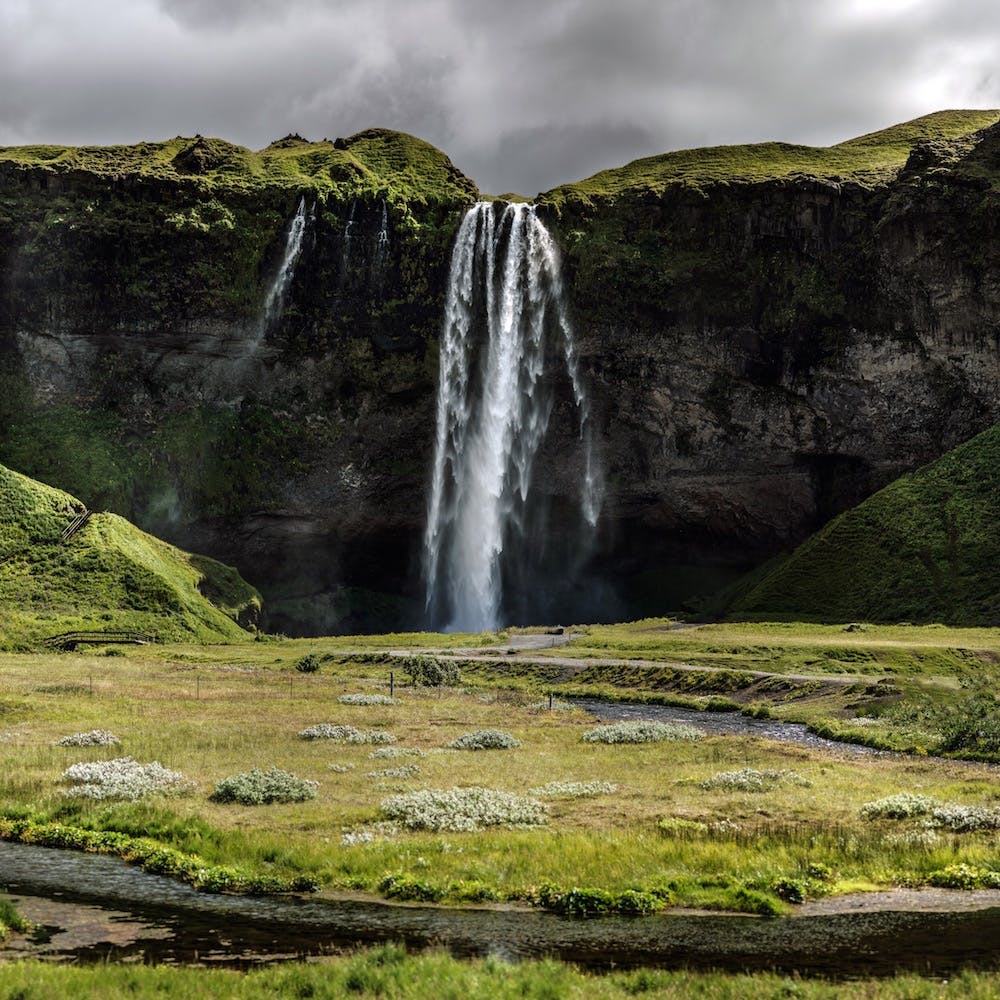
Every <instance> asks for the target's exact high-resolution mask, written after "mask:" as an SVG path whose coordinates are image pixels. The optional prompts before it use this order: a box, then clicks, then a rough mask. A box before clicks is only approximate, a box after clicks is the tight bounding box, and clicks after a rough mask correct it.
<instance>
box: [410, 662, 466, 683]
mask: <svg viewBox="0 0 1000 1000" xmlns="http://www.w3.org/2000/svg"><path fill="white" fill-rule="evenodd" d="M399 665H400V666H401V667H402V668H403V670H404V671H405V672H406V673H407V674H408V675H409V678H410V683H411V684H414V685H421V686H423V687H441V686H442V685H448V686H449V687H454V686H455V685H457V684H459V683H461V679H460V677H459V673H458V665H457V664H455V663H452V662H451V661H450V660H438V659H435V658H434V657H433V656H404V657H402V658H401V659H400V661H399Z"/></svg>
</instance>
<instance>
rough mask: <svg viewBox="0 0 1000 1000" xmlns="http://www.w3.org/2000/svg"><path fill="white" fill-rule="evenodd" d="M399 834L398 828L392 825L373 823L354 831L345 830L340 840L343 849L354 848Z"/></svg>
mask: <svg viewBox="0 0 1000 1000" xmlns="http://www.w3.org/2000/svg"><path fill="white" fill-rule="evenodd" d="M397 833H399V827H398V826H394V825H393V824H392V823H384V822H380V823H373V824H371V826H361V827H357V828H356V829H354V830H345V831H344V833H343V835H342V836H341V838H340V842H341V844H343V846H344V847H356V846H357V845H358V844H370V843H372V842H373V841H375V840H388V839H389V838H390V837H395V836H396V834H397Z"/></svg>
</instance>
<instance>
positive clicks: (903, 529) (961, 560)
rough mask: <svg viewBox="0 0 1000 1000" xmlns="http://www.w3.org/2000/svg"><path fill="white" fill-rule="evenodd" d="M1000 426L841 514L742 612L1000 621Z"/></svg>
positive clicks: (738, 611) (751, 595)
mask: <svg viewBox="0 0 1000 1000" xmlns="http://www.w3.org/2000/svg"><path fill="white" fill-rule="evenodd" d="M998 564H1000V425H998V426H996V427H993V428H991V429H990V430H988V431H985V432H984V433H982V434H980V435H979V436H978V437H975V438H973V439H972V440H971V441H967V442H966V443H965V444H963V445H961V446H960V447H958V448H955V449H954V450H953V451H951V452H949V453H948V454H946V455H944V456H943V457H942V458H940V459H938V460H937V461H936V462H934V463H932V464H931V465H928V466H925V467H924V468H922V469H919V470H918V471H916V472H914V473H912V474H911V475H908V476H904V477H903V478H902V479H898V480H896V481H895V482H894V483H891V484H890V485H889V486H887V487H886V488H885V489H883V490H881V491H880V492H878V493H876V494H875V495H874V496H872V497H869V498H868V500H866V501H865V502H864V503H862V504H860V505H859V506H858V507H855V508H854V509H853V510H850V511H847V512H846V513H844V514H841V515H840V516H839V517H837V518H835V519H834V520H833V521H831V522H830V523H829V524H828V525H826V527H824V528H823V529H822V530H821V531H819V532H818V533H817V534H815V535H813V536H812V538H810V539H808V540H807V541H806V542H804V543H803V544H802V545H801V546H800V547H799V548H798V549H796V550H795V552H794V553H793V554H792V555H791V556H790V557H789V558H788V559H787V560H785V561H783V562H780V563H779V564H777V565H775V566H773V567H772V568H771V570H770V572H768V573H765V574H764V575H763V576H761V577H760V578H758V579H757V580H756V581H755V582H754V583H753V585H752V586H751V587H750V588H749V589H747V590H746V591H745V592H744V593H743V594H742V595H740V596H738V597H737V598H736V599H735V601H734V602H733V604H732V605H731V606H730V608H729V610H730V613H731V614H733V615H747V614H750V615H774V616H780V617H782V618H812V619H823V620H826V621H851V620H856V619H860V620H867V621H882V622H887V621H888V622H891V621H900V620H910V621H920V622H926V621H940V622H947V623H952V624H964V625H988V626H995V625H1000V577H998V576H997V565H998Z"/></svg>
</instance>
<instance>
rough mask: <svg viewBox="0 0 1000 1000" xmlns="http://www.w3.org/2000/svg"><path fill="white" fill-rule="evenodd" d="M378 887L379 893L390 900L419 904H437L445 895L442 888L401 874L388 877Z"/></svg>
mask: <svg viewBox="0 0 1000 1000" xmlns="http://www.w3.org/2000/svg"><path fill="white" fill-rule="evenodd" d="M378 887H379V891H380V892H381V893H382V894H383V895H384V896H387V897H388V898H389V899H406V900H412V901H414V902H419V903H437V902H439V901H440V900H441V899H443V898H444V895H445V890H444V889H443V888H442V887H441V886H436V885H433V884H431V883H430V882H423V881H421V880H420V879H416V878H414V877H413V876H412V875H404V874H402V873H401V872H398V873H396V874H393V875H386V876H385V878H383V879H382V881H381V882H379V884H378Z"/></svg>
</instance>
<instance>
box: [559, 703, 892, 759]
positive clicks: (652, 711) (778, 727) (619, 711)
mask: <svg viewBox="0 0 1000 1000" xmlns="http://www.w3.org/2000/svg"><path fill="white" fill-rule="evenodd" d="M572 701H573V704H574V705H578V706H579V707H580V708H582V709H584V711H587V712H590V713H591V715H595V716H597V718H598V719H600V720H601V721H602V722H623V721H636V722H638V721H640V720H642V721H650V720H652V721H655V722H683V723H686V724H687V725H691V726H694V727H695V728H696V729H701V730H703V731H704V732H706V733H708V734H709V735H710V736H757V737H759V738H760V739H765V740H778V741H780V742H783V743H798V744H799V745H800V746H804V747H811V748H812V749H813V750H825V751H829V752H832V753H841V754H848V755H851V756H857V757H876V756H887V755H889V756H892V754H891V752H890V751H888V750H876V749H874V748H873V747H866V746H862V745H861V744H860V743H846V742H842V741H840V740H831V739H827V738H826V737H824V736H817V735H816V733H811V732H810V731H809V730H808V728H807V727H806V725H805V723H802V722H781V721H780V720H778V719H754V718H751V717H750V716H748V715H743V714H741V713H740V712H707V711H699V710H698V709H695V708H676V707H674V706H673V705H644V704H640V703H638V702H626V701H622V702H614V701H597V700H594V699H591V698H573V699H572Z"/></svg>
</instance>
